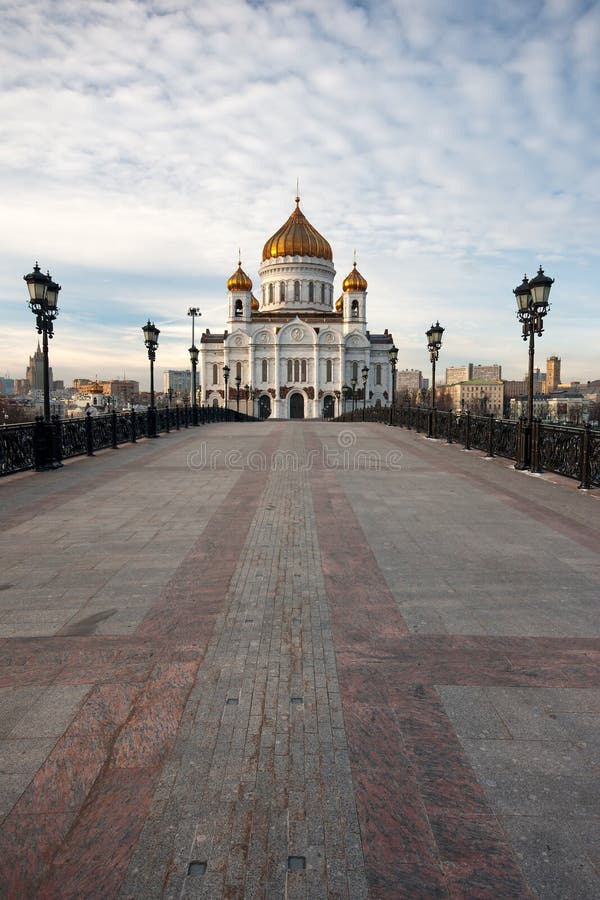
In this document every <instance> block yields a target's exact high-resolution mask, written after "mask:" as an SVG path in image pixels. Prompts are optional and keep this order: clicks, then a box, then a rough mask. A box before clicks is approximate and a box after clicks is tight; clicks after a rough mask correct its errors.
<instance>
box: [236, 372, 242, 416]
mask: <svg viewBox="0 0 600 900" xmlns="http://www.w3.org/2000/svg"><path fill="white" fill-rule="evenodd" d="M241 383H242V376H241V375H236V376H235V386H236V388H237V394H236V398H235V404H236V411H237V412H238V413H239V411H240V384H241Z"/></svg>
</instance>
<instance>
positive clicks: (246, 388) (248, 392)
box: [244, 384, 254, 415]
mask: <svg viewBox="0 0 600 900" xmlns="http://www.w3.org/2000/svg"><path fill="white" fill-rule="evenodd" d="M250 390H251V388H250V385H249V384H245V385H244V391H245V392H246V415H248V398H249V397H250ZM252 414H254V410H252Z"/></svg>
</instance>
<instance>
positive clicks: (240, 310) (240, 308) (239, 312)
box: [235, 300, 244, 318]
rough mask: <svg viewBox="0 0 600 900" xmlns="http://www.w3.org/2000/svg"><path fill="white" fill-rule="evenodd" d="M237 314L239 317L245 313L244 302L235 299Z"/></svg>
mask: <svg viewBox="0 0 600 900" xmlns="http://www.w3.org/2000/svg"><path fill="white" fill-rule="evenodd" d="M235 314H236V316H237V317H238V318H239V317H240V316H243V314H244V304H243V303H242V301H241V300H236V301H235Z"/></svg>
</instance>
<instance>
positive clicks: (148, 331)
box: [142, 319, 160, 438]
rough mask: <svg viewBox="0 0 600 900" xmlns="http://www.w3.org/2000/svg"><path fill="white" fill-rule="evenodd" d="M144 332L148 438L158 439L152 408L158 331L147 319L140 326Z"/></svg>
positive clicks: (153, 409)
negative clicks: (147, 396)
mask: <svg viewBox="0 0 600 900" xmlns="http://www.w3.org/2000/svg"><path fill="white" fill-rule="evenodd" d="M142 331H143V332H144V343H145V345H146V347H147V349H148V359H149V360H150V409H149V410H148V412H149V417H148V426H149V427H148V437H153V438H155V437H158V435H157V433H156V410H155V408H154V360H155V359H156V348H157V347H158V336H159V334H160V329H159V328H157V327H156V325H155V324H154V322H151V321H150V319H148V321H147V323H146V324H145V325H143V326H142Z"/></svg>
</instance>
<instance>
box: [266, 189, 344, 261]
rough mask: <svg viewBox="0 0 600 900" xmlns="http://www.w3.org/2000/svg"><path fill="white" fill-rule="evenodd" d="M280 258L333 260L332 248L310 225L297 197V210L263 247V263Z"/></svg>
mask: <svg viewBox="0 0 600 900" xmlns="http://www.w3.org/2000/svg"><path fill="white" fill-rule="evenodd" d="M278 256H316V257H318V258H319V259H331V260H332V259H333V254H332V252H331V246H330V244H329V243H328V241H326V240H325V238H324V237H323V235H322V234H319V232H318V231H317V229H316V228H313V226H312V225H311V224H310V222H309V221H308V219H307V218H306V216H305V215H304V213H303V212H302V210H301V209H300V197H296V209H295V210H294V212H293V213H292V214H291V216H290V217H289V219H288V220H287V222H286V223H285V225H282V226H281V228H280V229H279V231H276V232H275V234H274V235H273V237H270V238H269V240H268V241H267V243H266V244H265V246H264V247H263V254H262V258H263V262H264V261H265V260H267V259H276V258H277V257H278Z"/></svg>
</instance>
